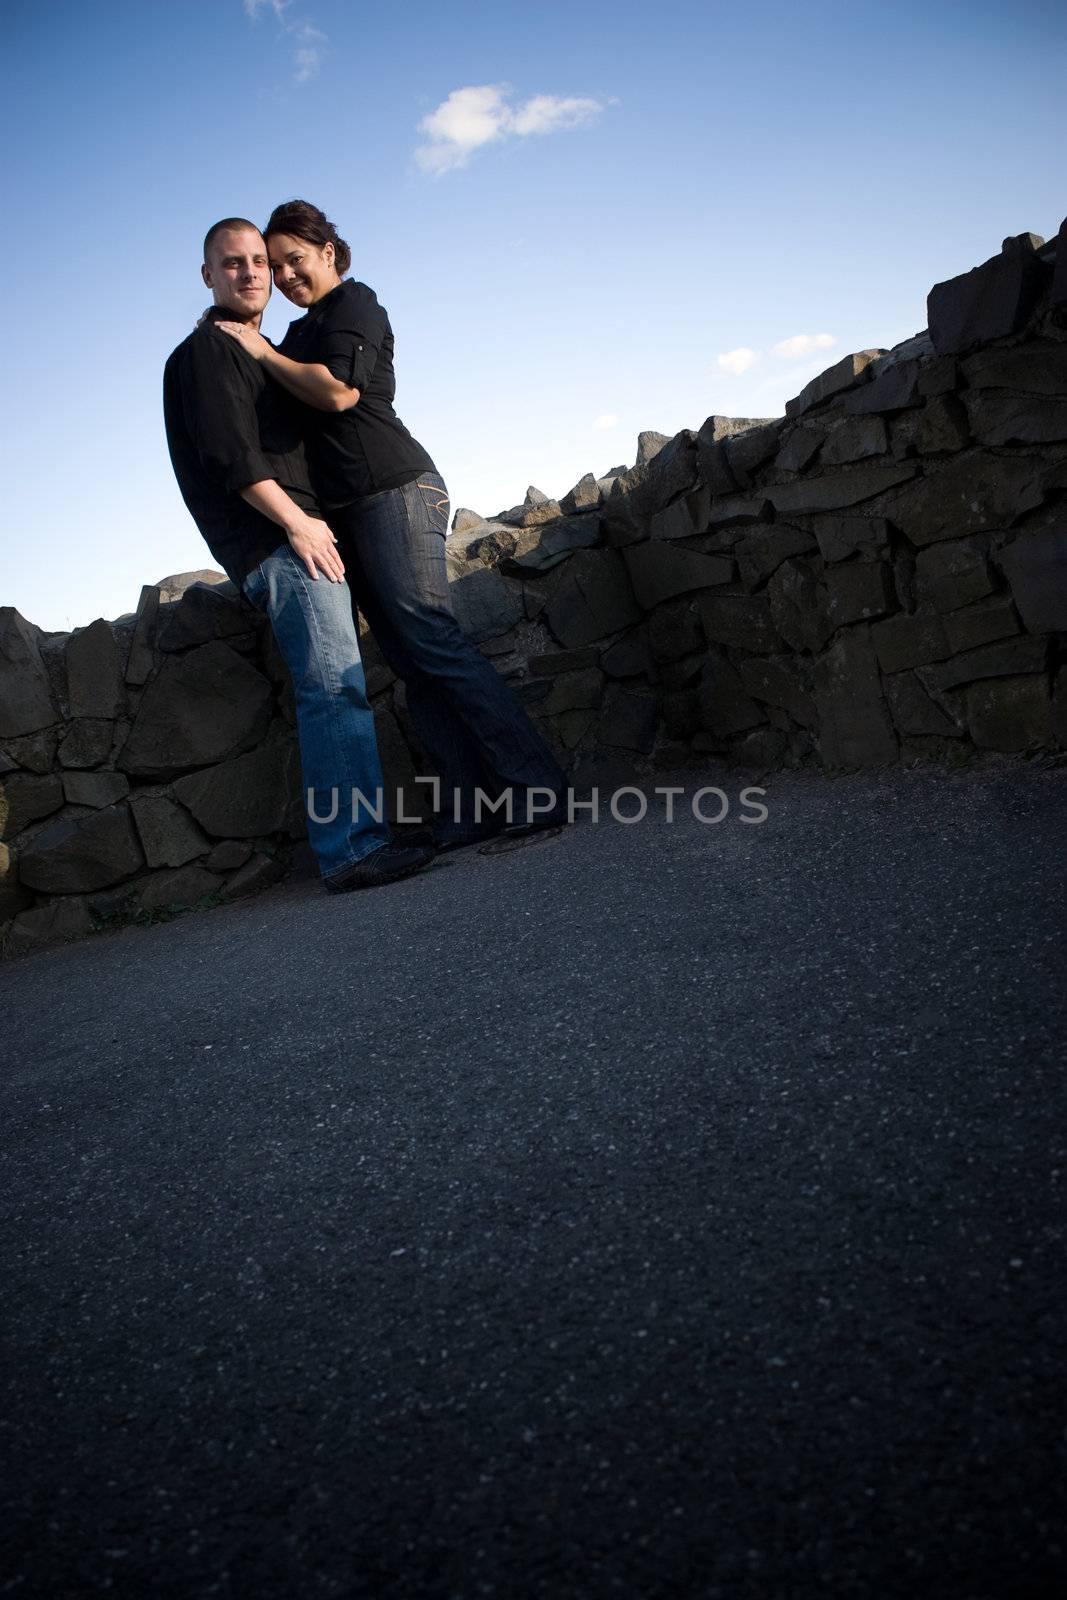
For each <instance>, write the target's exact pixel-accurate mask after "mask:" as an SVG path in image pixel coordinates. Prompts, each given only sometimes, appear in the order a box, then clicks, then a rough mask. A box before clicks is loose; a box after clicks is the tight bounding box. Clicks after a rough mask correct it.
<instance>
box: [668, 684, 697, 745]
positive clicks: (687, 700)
mask: <svg viewBox="0 0 1067 1600" xmlns="http://www.w3.org/2000/svg"><path fill="white" fill-rule="evenodd" d="M663 726H664V728H665V729H666V731H667V734H668V736H669V737H670V738H671V739H688V738H689V737H690V735H691V734H694V733H696V731H697V729H698V728H699V727H700V694H699V691H698V690H696V689H676V690H675V691H674V692H673V693H671V694H665V695H664V696H663Z"/></svg>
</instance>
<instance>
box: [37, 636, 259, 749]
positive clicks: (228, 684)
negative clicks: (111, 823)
mask: <svg viewBox="0 0 1067 1600" xmlns="http://www.w3.org/2000/svg"><path fill="white" fill-rule="evenodd" d="M273 699H274V696H273V692H272V690H271V686H270V684H269V683H268V681H267V679H266V678H265V677H264V676H263V674H262V673H261V672H258V671H257V670H256V669H255V668H254V667H253V666H251V665H250V664H249V663H248V662H247V661H245V660H244V659H243V658H242V657H241V656H239V655H237V654H236V653H235V652H234V651H233V650H231V649H230V648H229V646H228V645H225V644H223V643H222V641H221V640H218V639H213V640H212V641H211V642H210V643H209V644H203V645H199V646H197V647H195V648H194V649H192V650H190V651H189V652H188V653H186V654H184V655H172V656H168V657H167V658H166V660H165V661H164V663H163V666H162V668H161V670H160V672H159V673H158V675H157V676H156V677H155V678H153V680H152V682H151V683H150V684H149V685H148V687H147V688H146V689H145V691H144V694H143V696H142V698H141V703H140V706H139V707H138V711H137V716H136V717H135V719H134V722H133V726H132V728H131V729H130V733H129V736H128V738H127V739H126V741H125V743H124V744H123V747H122V749H121V750H120V752H119V756H118V760H117V762H116V765H117V766H118V767H119V768H120V769H121V770H122V771H123V772H126V773H130V774H134V775H137V776H140V777H145V778H167V777H170V776H172V775H173V774H174V773H176V772H181V771H182V770H183V769H185V768H188V767H200V766H207V765H209V764H210V763H211V762H214V761H220V760H222V759H223V758H224V757H227V756H231V755H235V754H236V753H237V752H238V751H240V750H247V749H249V748H250V747H251V746H252V745H254V744H256V743H258V741H259V740H260V739H262V737H263V735H264V733H265V732H266V729H267V726H268V724H269V722H270V716H271V706H272V703H273ZM65 749H66V745H65V744H64V745H63V746H62V747H61V749H60V760H63V761H64V763H65V765H70V766H73V765H90V764H91V763H89V762H80V763H74V762H69V761H66V759H65V756H64V751H65ZM101 759H102V758H101Z"/></svg>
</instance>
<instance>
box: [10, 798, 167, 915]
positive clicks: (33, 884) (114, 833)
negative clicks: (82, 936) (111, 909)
mask: <svg viewBox="0 0 1067 1600" xmlns="http://www.w3.org/2000/svg"><path fill="white" fill-rule="evenodd" d="M143 866H144V856H143V855H142V854H141V846H140V844H139V843H138V841H137V835H136V833H135V831H134V826H133V819H132V817H131V816H130V813H129V808H128V807H127V806H126V805H115V806H105V807H104V808H103V809H102V810H100V811H96V812H94V813H93V814H92V816H89V817H75V818H65V819H61V820H60V821H58V822H52V823H49V824H48V825H47V826H46V827H45V828H44V829H42V831H41V832H40V833H39V834H37V836H36V837H35V838H34V840H33V841H32V843H31V844H29V845H27V846H26V848H25V849H24V850H23V851H22V852H21V854H20V856H19V877H20V879H21V881H22V882H23V883H24V884H26V885H27V886H28V887H29V888H31V889H40V890H43V891H44V892H45V893H46V894H72V893H79V892H82V891H87V890H91V889H105V888H108V887H109V886H110V885H111V884H113V883H118V882H119V881H120V880H121V879H123V878H128V877H129V876H130V875H131V874H132V873H134V872H136V871H137V870H138V869H139V868H140V867H143Z"/></svg>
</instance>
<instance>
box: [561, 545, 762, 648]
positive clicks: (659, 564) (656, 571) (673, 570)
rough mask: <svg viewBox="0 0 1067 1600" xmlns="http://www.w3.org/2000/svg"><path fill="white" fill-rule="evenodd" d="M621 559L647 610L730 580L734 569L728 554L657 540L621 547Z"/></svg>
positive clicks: (605, 630)
mask: <svg viewBox="0 0 1067 1600" xmlns="http://www.w3.org/2000/svg"><path fill="white" fill-rule="evenodd" d="M623 560H624V562H625V563H626V568H627V570H628V571H629V574H630V581H631V583H632V584H633V592H634V594H635V595H636V597H637V601H638V603H639V604H640V606H642V607H643V608H644V609H645V610H646V611H650V610H651V609H652V608H653V606H657V605H659V604H660V603H661V601H663V600H670V599H672V598H673V597H674V596H675V595H679V594H688V593H691V592H692V591H694V590H698V589H707V588H711V587H712V586H714V585H715V584H720V583H729V582H730V579H731V578H732V577H733V570H734V569H733V562H732V561H731V560H730V558H729V557H728V556H709V555H705V554H704V553H703V552H702V551H700V550H687V549H684V548H682V547H680V546H678V545H671V544H660V543H648V544H640V545H633V546H631V547H630V548H629V549H627V550H624V551H623ZM628 620H631V621H632V620H635V619H634V618H630V619H628ZM553 631H555V630H553ZM607 631H608V630H607V629H604V630H603V632H605V633H606V632H607Z"/></svg>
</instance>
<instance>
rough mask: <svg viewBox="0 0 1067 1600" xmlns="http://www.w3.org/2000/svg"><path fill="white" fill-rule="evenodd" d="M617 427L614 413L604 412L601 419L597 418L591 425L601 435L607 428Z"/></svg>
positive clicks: (617, 422)
mask: <svg viewBox="0 0 1067 1600" xmlns="http://www.w3.org/2000/svg"><path fill="white" fill-rule="evenodd" d="M618 426H619V419H618V417H617V416H616V415H615V413H614V411H606V412H605V413H604V415H603V416H602V417H597V418H596V420H595V421H594V423H593V427H594V428H596V429H598V430H599V431H600V432H602V433H603V432H606V430H607V429H608V428H617V427H618Z"/></svg>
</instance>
